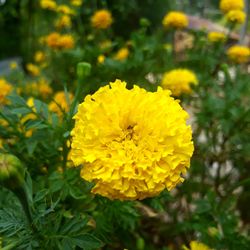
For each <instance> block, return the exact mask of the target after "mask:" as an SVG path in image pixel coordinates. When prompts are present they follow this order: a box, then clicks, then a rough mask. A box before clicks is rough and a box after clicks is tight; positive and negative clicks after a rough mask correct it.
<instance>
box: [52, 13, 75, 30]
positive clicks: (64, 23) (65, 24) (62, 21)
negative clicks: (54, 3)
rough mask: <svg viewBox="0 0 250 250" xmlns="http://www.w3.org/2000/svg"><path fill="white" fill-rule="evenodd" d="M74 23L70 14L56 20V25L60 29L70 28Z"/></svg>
mask: <svg viewBox="0 0 250 250" xmlns="http://www.w3.org/2000/svg"><path fill="white" fill-rule="evenodd" d="M71 25H72V23H71V18H70V16H68V15H63V16H61V17H60V18H59V19H58V20H57V21H56V22H55V26H56V27H57V28H58V29H62V28H70V27H71Z"/></svg>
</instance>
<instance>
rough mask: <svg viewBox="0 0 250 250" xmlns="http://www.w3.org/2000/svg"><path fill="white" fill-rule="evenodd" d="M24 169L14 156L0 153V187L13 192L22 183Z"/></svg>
mask: <svg viewBox="0 0 250 250" xmlns="http://www.w3.org/2000/svg"><path fill="white" fill-rule="evenodd" d="M24 176H25V169H24V167H23V164H22V162H21V161H20V160H19V159H18V158H17V157H16V156H14V155H11V154H3V153H0V185H3V186H4V187H6V188H9V189H11V190H14V189H16V188H18V187H20V186H22V185H23V183H24Z"/></svg>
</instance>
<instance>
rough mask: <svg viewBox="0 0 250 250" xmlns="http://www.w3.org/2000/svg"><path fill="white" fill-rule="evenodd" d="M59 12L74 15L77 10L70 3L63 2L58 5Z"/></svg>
mask: <svg viewBox="0 0 250 250" xmlns="http://www.w3.org/2000/svg"><path fill="white" fill-rule="evenodd" d="M57 12H59V13H62V14H65V15H74V14H75V12H74V10H72V9H71V8H70V7H69V6H68V5H65V4H62V5H59V6H58V7H57Z"/></svg>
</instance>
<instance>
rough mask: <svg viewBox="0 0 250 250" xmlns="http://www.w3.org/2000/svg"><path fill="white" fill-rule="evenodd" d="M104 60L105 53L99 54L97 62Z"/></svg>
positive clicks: (100, 62) (101, 62)
mask: <svg viewBox="0 0 250 250" xmlns="http://www.w3.org/2000/svg"><path fill="white" fill-rule="evenodd" d="M104 61H105V56H104V55H99V56H98V57H97V62H98V63H99V64H103V63H104Z"/></svg>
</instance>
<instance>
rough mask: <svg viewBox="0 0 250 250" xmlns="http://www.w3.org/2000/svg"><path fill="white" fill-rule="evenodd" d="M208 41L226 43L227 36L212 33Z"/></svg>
mask: <svg viewBox="0 0 250 250" xmlns="http://www.w3.org/2000/svg"><path fill="white" fill-rule="evenodd" d="M207 39H208V41H209V42H212V43H218V42H225V41H226V35H225V34H224V33H222V32H216V31H212V32H209V33H208V35H207Z"/></svg>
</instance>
